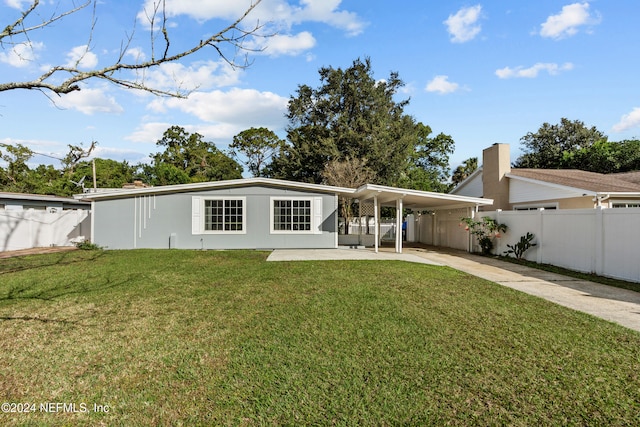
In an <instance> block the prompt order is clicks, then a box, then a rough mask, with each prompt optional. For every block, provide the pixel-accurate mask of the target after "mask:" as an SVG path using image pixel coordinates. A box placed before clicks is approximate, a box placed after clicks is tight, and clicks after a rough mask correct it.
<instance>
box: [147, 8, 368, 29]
mask: <svg viewBox="0 0 640 427" xmlns="http://www.w3.org/2000/svg"><path fill="white" fill-rule="evenodd" d="M154 2H155V3H157V1H156V0H146V2H145V4H144V6H143V8H142V10H141V11H140V12H139V14H138V18H139V19H140V20H141V21H142V22H143V23H145V24H146V25H148V19H147V16H148V15H149V14H150V12H151V11H152V10H153V7H154ZM341 2H342V0H301V1H300V5H299V6H291V5H290V4H289V2H288V1H286V0H263V1H262V2H261V3H260V4H258V6H256V8H255V9H254V10H253V11H252V12H251V13H250V14H249V16H248V17H247V18H246V20H245V22H244V24H245V25H247V26H249V27H251V26H253V25H255V23H256V22H258V21H259V22H261V23H265V22H268V23H271V25H273V26H275V27H277V28H291V26H292V25H293V24H299V23H301V22H306V21H310V22H321V23H324V24H327V25H331V26H333V27H335V28H339V29H341V30H344V31H346V32H347V34H349V35H357V34H360V33H361V32H362V31H363V30H364V27H365V26H366V23H365V22H363V21H362V20H361V19H360V17H358V15H357V14H355V13H353V12H349V11H346V10H340V3H341ZM251 4H252V1H251V0H234V1H206V2H203V1H202V0H167V2H166V7H167V14H168V16H169V17H176V16H179V15H185V16H189V17H191V18H193V19H195V20H196V21H199V22H204V21H208V20H210V19H214V18H221V19H227V20H231V19H233V20H235V19H237V18H239V17H240V16H242V14H243V13H244V12H245V11H246V10H247V9H248V8H249V6H250V5H251ZM145 11H146V12H145Z"/></svg>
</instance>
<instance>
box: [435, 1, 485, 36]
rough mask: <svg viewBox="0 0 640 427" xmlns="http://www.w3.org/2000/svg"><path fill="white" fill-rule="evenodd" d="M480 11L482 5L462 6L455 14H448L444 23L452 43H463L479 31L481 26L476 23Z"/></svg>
mask: <svg viewBox="0 0 640 427" xmlns="http://www.w3.org/2000/svg"><path fill="white" fill-rule="evenodd" d="M481 12H482V6H480V5H479V4H478V5H476V6H470V7H463V8H462V9H460V10H459V11H458V12H456V14H455V15H449V18H447V20H446V21H444V24H445V25H446V26H447V31H448V32H449V34H450V35H451V41H452V42H453V43H464V42H468V41H469V40H473V38H474V37H475V36H477V35H478V34H479V33H480V30H481V27H480V24H478V20H479V19H480V17H481V15H480V13H481Z"/></svg>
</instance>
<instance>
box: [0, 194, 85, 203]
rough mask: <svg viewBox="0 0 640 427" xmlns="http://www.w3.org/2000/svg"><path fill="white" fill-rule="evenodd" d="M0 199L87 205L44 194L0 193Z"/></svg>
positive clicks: (70, 199) (72, 199)
mask: <svg viewBox="0 0 640 427" xmlns="http://www.w3.org/2000/svg"><path fill="white" fill-rule="evenodd" d="M0 199H4V200H29V201H36V202H57V203H70V204H74V205H87V204H88V203H87V202H85V201H82V200H76V199H74V198H71V197H60V196H50V195H46V194H28V193H9V192H0Z"/></svg>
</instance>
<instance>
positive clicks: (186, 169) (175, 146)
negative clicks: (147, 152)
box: [142, 126, 242, 185]
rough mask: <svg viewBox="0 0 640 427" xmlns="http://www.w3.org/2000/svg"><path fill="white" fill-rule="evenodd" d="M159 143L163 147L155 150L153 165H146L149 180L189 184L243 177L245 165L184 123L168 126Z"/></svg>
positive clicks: (146, 175)
mask: <svg viewBox="0 0 640 427" xmlns="http://www.w3.org/2000/svg"><path fill="white" fill-rule="evenodd" d="M156 145H157V146H158V147H160V148H163V151H160V152H157V153H155V154H151V158H152V162H151V164H150V165H143V166H142V169H143V173H144V175H145V177H146V181H147V182H148V183H149V184H152V185H169V184H185V183H188V182H203V181H219V180H223V179H238V178H242V166H240V165H239V164H238V163H237V162H236V161H235V160H233V159H231V158H230V157H229V156H227V155H226V154H224V153H223V152H222V151H220V150H218V148H216V146H215V144H213V143H212V142H207V141H204V140H203V136H202V135H200V134H199V133H191V134H190V133H189V132H187V131H186V130H185V129H184V128H182V127H180V126H171V127H170V128H169V129H167V130H166V131H165V132H164V134H163V135H162V138H161V139H159V140H158V141H157V142H156Z"/></svg>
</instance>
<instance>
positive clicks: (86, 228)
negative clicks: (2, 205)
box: [0, 209, 91, 251]
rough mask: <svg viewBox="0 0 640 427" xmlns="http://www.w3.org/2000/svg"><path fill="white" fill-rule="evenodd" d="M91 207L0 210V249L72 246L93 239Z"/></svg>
mask: <svg viewBox="0 0 640 427" xmlns="http://www.w3.org/2000/svg"><path fill="white" fill-rule="evenodd" d="M90 234H91V219H90V213H89V211H88V210H82V209H78V210H63V211H58V212H48V211H44V210H35V209H27V210H5V209H0V251H13V250H19V249H29V248H39V247H48V246H73V243H74V242H78V241H83V240H85V239H87V240H88V239H90V237H91V236H90Z"/></svg>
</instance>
